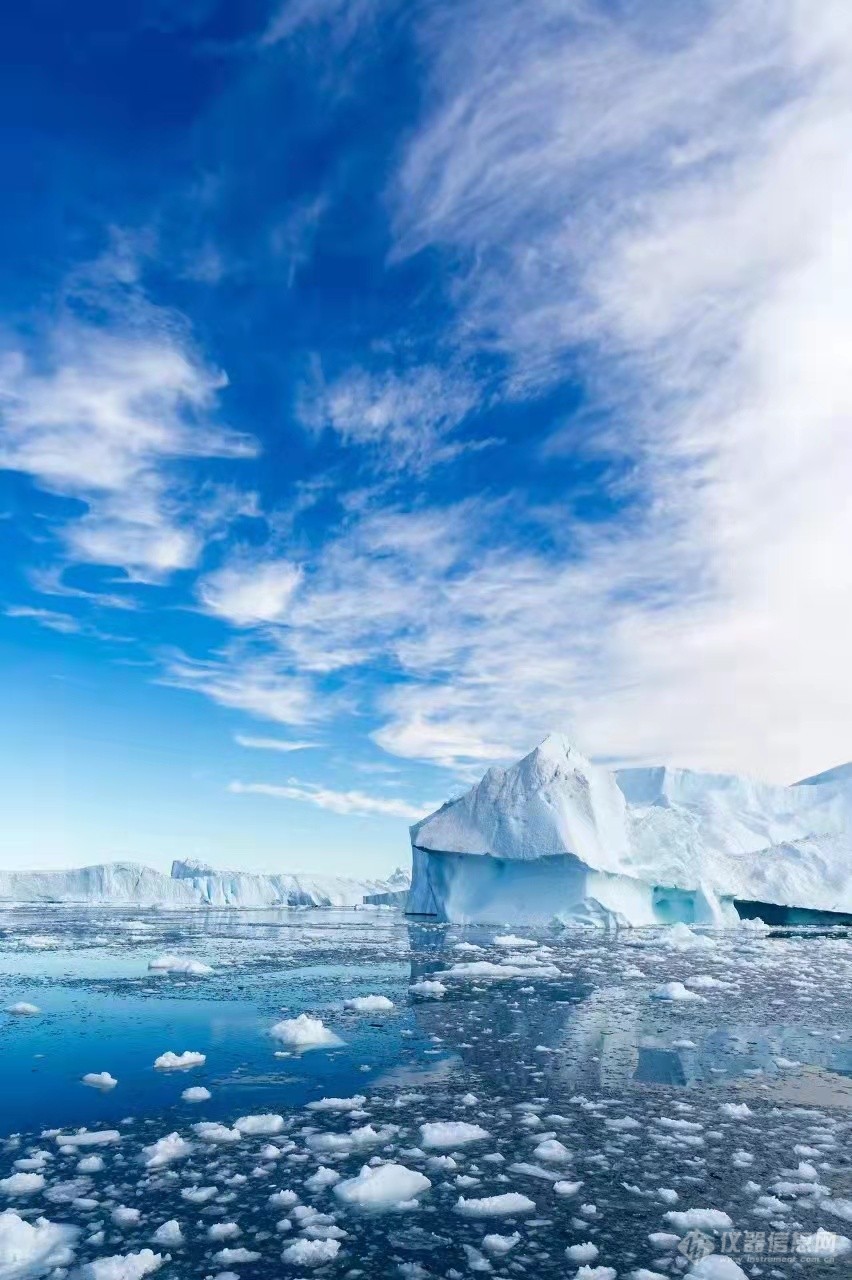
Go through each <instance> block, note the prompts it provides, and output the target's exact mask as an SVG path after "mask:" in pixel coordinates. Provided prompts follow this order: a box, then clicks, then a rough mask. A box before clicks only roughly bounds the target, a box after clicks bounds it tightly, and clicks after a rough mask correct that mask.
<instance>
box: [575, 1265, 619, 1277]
mask: <svg viewBox="0 0 852 1280" xmlns="http://www.w3.org/2000/svg"><path fill="white" fill-rule="evenodd" d="M617 1274H618V1272H617V1271H616V1269H615V1267H589V1266H585V1267H579V1268H578V1270H577V1271H576V1272H575V1273H574V1280H615V1277H616V1276H617Z"/></svg>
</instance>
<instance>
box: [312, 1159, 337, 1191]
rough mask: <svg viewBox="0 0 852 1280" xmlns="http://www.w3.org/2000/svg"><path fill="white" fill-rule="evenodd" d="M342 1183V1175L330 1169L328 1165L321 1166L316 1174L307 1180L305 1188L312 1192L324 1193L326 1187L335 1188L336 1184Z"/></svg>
mask: <svg viewBox="0 0 852 1280" xmlns="http://www.w3.org/2000/svg"><path fill="white" fill-rule="evenodd" d="M339 1181H340V1174H339V1173H338V1172H337V1170H336V1169H329V1168H328V1167H327V1166H326V1165H324V1164H321V1165H320V1167H319V1168H318V1169H317V1171H316V1173H312V1174H311V1176H310V1177H309V1178H306V1179H305V1186H306V1187H308V1188H309V1189H310V1190H311V1191H322V1190H323V1188H324V1187H333V1186H334V1184H335V1182H339Z"/></svg>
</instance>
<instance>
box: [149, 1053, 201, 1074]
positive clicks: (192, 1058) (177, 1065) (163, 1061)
mask: <svg viewBox="0 0 852 1280" xmlns="http://www.w3.org/2000/svg"><path fill="white" fill-rule="evenodd" d="M206 1061H207V1055H206V1054H205V1053H195V1052H194V1051H193V1050H191V1049H185V1050H184V1052H183V1053H173V1052H172V1050H171V1049H168V1050H167V1051H166V1053H161V1054H160V1056H159V1058H155V1059H154V1067H155V1069H156V1070H157V1071H189V1070H190V1069H191V1068H192V1067H203V1066H204V1063H205V1062H206Z"/></svg>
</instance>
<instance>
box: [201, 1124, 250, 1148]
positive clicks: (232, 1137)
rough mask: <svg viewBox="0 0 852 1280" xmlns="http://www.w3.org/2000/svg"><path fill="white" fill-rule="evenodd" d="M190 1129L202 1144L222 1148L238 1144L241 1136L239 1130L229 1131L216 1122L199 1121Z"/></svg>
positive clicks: (225, 1126)
mask: <svg viewBox="0 0 852 1280" xmlns="http://www.w3.org/2000/svg"><path fill="white" fill-rule="evenodd" d="M192 1129H193V1132H194V1133H197V1134H198V1136H199V1138H200V1139H201V1141H202V1142H212V1143H218V1144H220V1145H222V1146H227V1145H228V1144H229V1143H232V1142H239V1141H240V1140H241V1139H242V1136H243V1135H242V1134H241V1133H240V1131H239V1129H229V1128H228V1126H227V1125H226V1124H220V1123H219V1122H218V1120H199V1122H198V1124H194V1125H193V1126H192Z"/></svg>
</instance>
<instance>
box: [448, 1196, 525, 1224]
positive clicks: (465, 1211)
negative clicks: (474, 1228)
mask: <svg viewBox="0 0 852 1280" xmlns="http://www.w3.org/2000/svg"><path fill="white" fill-rule="evenodd" d="M534 1212H535V1201H534V1200H530V1198H529V1196H522V1195H521V1194H520V1192H518V1191H506V1192H504V1193H503V1195H499V1196H483V1197H482V1198H481V1199H479V1200H466V1199H465V1197H464V1196H459V1198H458V1200H457V1202H456V1213H460V1214H461V1215H462V1217H464V1218H515V1217H517V1216H518V1215H519V1214H522V1213H534Z"/></svg>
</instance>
